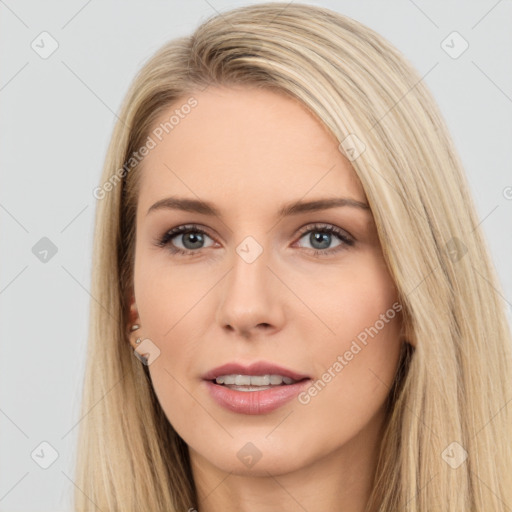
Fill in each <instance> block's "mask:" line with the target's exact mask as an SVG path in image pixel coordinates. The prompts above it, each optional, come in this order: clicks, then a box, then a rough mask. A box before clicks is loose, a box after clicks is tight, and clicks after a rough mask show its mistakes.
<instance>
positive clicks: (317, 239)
mask: <svg viewBox="0 0 512 512" xmlns="http://www.w3.org/2000/svg"><path fill="white" fill-rule="evenodd" d="M301 234H302V236H301V238H300V240H302V239H306V241H307V242H308V243H310V244H311V245H312V247H311V250H312V251H314V255H315V256H328V255H330V254H332V253H336V252H338V251H342V250H344V249H347V247H351V246H353V245H354V240H353V239H352V238H351V237H350V236H349V235H348V234H347V233H345V232H344V231H343V230H342V229H340V228H338V227H336V226H333V225H332V224H314V225H312V226H311V225H309V226H306V227H305V228H303V229H302V230H301ZM333 236H334V237H335V238H337V239H338V241H339V243H338V244H337V245H335V246H334V247H329V246H330V245H331V243H332V240H333Z"/></svg>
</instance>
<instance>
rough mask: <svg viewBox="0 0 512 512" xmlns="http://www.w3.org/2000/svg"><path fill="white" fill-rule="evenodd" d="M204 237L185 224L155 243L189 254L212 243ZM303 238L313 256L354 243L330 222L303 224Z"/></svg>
mask: <svg viewBox="0 0 512 512" xmlns="http://www.w3.org/2000/svg"><path fill="white" fill-rule="evenodd" d="M333 236H334V237H335V238H336V239H337V240H338V244H337V245H335V246H334V247H329V246H331V244H332V241H333ZM205 238H209V239H210V240H212V241H213V239H212V238H211V237H210V236H209V235H208V234H207V233H206V231H204V230H203V229H201V228H200V227H199V226H197V225H195V224H187V225H182V226H177V227H175V228H173V229H171V230H169V231H167V232H166V233H165V234H164V235H163V236H162V237H161V238H160V239H158V240H157V241H156V242H155V244H156V245H157V246H159V247H166V248H167V250H169V251H170V252H171V253H172V254H178V255H182V256H187V255H188V256H191V255H193V254H197V253H198V252H199V251H200V249H204V248H206V247H211V245H213V244H211V245H210V246H205V245H204V243H205ZM303 238H304V239H306V241H307V243H310V244H311V245H312V247H311V248H308V247H306V249H308V250H310V251H313V254H314V256H329V255H330V254H333V253H336V252H338V251H341V250H344V249H347V248H348V247H351V246H353V245H354V240H353V239H352V238H351V237H350V236H349V235H348V234H347V233H346V232H345V231H343V230H342V229H340V228H338V227H337V226H333V225H331V224H314V225H308V226H305V227H304V228H303V229H302V230H301V237H300V239H299V240H302V239H303ZM175 239H176V241H175ZM178 243H180V244H181V247H180V246H179V245H177V244H178Z"/></svg>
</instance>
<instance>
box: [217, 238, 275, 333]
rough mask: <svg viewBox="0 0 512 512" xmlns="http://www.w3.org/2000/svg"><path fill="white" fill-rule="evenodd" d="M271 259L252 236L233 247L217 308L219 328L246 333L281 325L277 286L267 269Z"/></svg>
mask: <svg viewBox="0 0 512 512" xmlns="http://www.w3.org/2000/svg"><path fill="white" fill-rule="evenodd" d="M270 256H271V254H270V251H269V250H268V249H266V248H264V247H263V243H260V242H258V240H256V238H255V237H253V236H247V237H245V238H244V239H243V240H242V242H240V243H239V244H238V245H237V246H236V247H235V250H234V253H233V258H232V266H231V271H230V272H229V273H228V275H227V276H226V280H225V283H224V286H223V289H222V298H221V301H220V304H219V311H218V314H219V322H220V323H221V326H226V325H229V326H231V327H232V328H233V329H235V330H238V331H240V332H242V331H243V332H248V331H250V330H251V329H253V328H255V327H257V326H258V325H261V324H265V325H267V326H268V325H270V326H273V327H277V326H278V325H279V324H280V322H281V319H282V318H281V313H282V308H281V307H280V306H279V304H278V300H279V296H280V294H279V291H278V290H277V289H276V286H277V285H278V282H276V279H275V277H274V276H273V274H272V272H271V271H270V270H269V268H268V266H267V265H268V264H269V263H270V259H271V258H270Z"/></svg>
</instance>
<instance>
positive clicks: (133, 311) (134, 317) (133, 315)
mask: <svg viewBox="0 0 512 512" xmlns="http://www.w3.org/2000/svg"><path fill="white" fill-rule="evenodd" d="M128 307H129V315H128V318H129V320H128V322H129V323H128V325H127V326H126V330H127V332H128V336H129V337H130V338H131V337H133V336H132V334H135V333H136V332H137V331H133V333H132V330H131V328H132V326H133V325H135V324H139V325H140V318H139V312H138V311H137V304H136V303H135V295H134V293H133V292H131V293H130V298H129V300H128Z"/></svg>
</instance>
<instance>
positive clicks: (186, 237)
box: [156, 224, 212, 256]
mask: <svg viewBox="0 0 512 512" xmlns="http://www.w3.org/2000/svg"><path fill="white" fill-rule="evenodd" d="M205 237H207V238H210V240H212V238H211V237H210V236H208V234H207V233H206V231H204V230H202V229H201V228H200V227H198V226H196V225H195V224H188V225H183V226H177V227H175V228H173V229H171V230H170V231H167V232H166V233H165V234H164V236H163V237H162V238H161V239H160V240H158V241H157V243H156V245H158V246H159V247H167V249H168V250H169V251H170V252H171V253H172V254H181V255H184V256H186V255H192V254H196V253H197V252H198V250H199V249H203V248H204V247H203V246H202V244H204V239H205ZM175 238H176V239H177V240H178V241H180V240H181V244H182V247H179V246H178V247H176V245H175V242H174V239H175Z"/></svg>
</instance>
